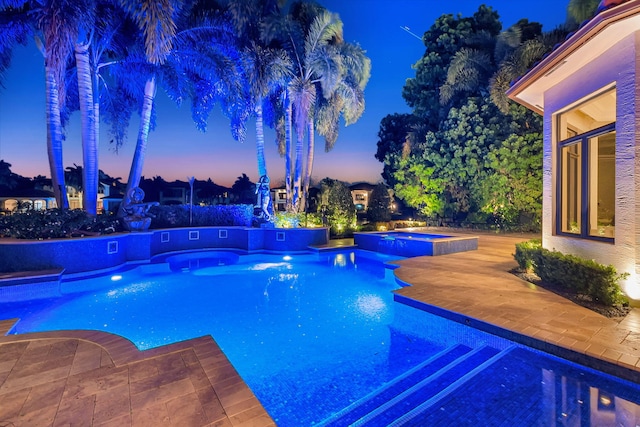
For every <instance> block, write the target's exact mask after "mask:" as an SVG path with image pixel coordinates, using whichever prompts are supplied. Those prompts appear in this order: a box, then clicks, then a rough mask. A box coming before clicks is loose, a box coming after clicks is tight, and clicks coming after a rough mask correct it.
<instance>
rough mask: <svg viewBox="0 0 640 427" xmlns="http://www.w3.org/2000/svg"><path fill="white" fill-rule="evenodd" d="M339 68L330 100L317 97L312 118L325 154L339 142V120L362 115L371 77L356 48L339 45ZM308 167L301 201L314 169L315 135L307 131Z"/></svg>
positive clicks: (348, 122) (368, 62)
mask: <svg viewBox="0 0 640 427" xmlns="http://www.w3.org/2000/svg"><path fill="white" fill-rule="evenodd" d="M340 55H341V57H342V60H341V61H340V64H341V65H342V67H341V69H340V78H339V80H338V83H337V87H336V90H335V91H334V93H333V95H332V96H331V97H330V98H328V99H327V98H324V97H319V98H318V101H319V102H318V106H317V115H316V118H315V123H316V127H317V129H318V134H320V135H322V136H324V139H325V151H326V152H329V151H331V150H332V149H333V146H334V144H335V143H336V141H337V139H338V130H339V119H340V116H343V117H344V120H345V126H349V125H351V124H353V123H355V122H356V121H357V120H358V119H359V118H360V117H361V116H362V113H364V88H365V87H366V85H367V82H368V81H369V77H370V76H371V60H370V59H369V58H368V57H367V56H366V53H365V51H364V50H363V49H362V48H361V47H360V46H358V45H354V44H351V43H343V44H341V45H340ZM308 137H309V145H308V148H307V167H306V170H305V178H304V191H303V194H304V197H305V199H306V197H307V196H308V194H309V183H310V180H311V171H312V169H313V151H314V145H315V144H314V142H313V138H314V135H313V133H312V129H311V128H309V135H308Z"/></svg>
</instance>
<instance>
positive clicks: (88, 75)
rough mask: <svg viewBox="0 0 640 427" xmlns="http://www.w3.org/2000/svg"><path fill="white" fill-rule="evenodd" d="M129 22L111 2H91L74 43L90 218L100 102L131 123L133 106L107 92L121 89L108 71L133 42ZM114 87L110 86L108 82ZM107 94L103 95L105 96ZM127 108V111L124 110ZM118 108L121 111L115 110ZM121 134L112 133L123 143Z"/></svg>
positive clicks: (96, 179)
mask: <svg viewBox="0 0 640 427" xmlns="http://www.w3.org/2000/svg"><path fill="white" fill-rule="evenodd" d="M129 24H130V23H129V22H128V20H127V19H126V17H125V15H124V13H123V11H122V10H121V9H120V8H119V7H117V6H116V5H114V4H113V3H112V2H110V1H94V2H90V4H89V6H88V8H87V16H86V19H85V20H83V22H81V23H79V31H78V39H77V40H76V42H75V46H74V54H75V65H76V74H77V83H78V84H77V86H78V94H77V95H78V108H79V110H80V121H81V126H82V133H81V136H82V154H83V166H84V167H83V172H84V175H83V189H84V190H83V209H84V210H85V211H86V212H87V213H88V214H90V215H95V214H96V213H97V201H98V187H99V185H100V182H99V167H98V163H99V162H98V147H99V139H100V111H101V103H102V104H104V107H106V109H107V117H108V118H110V119H111V121H113V117H116V116H124V117H127V119H126V120H124V123H119V124H120V125H121V126H124V125H127V124H128V116H129V115H130V114H131V111H132V108H131V107H133V105H132V103H131V102H129V103H128V105H127V98H126V95H124V94H119V95H120V96H122V97H124V98H125V99H122V100H120V103H119V104H117V106H116V104H115V103H113V102H109V101H111V99H112V97H111V96H110V94H108V93H107V91H108V90H110V91H111V92H112V94H111V95H115V93H114V92H116V91H117V90H118V89H117V88H114V87H111V86H113V83H114V82H113V79H109V80H108V79H107V76H106V73H105V70H106V69H108V67H109V66H111V65H114V64H115V63H116V62H117V61H121V60H122V59H123V57H124V51H125V49H126V45H125V44H124V40H125V39H127V38H128V39H129V40H128V42H129V43H131V42H132V39H133V34H132V31H131V28H129V27H130V25H129ZM108 81H109V82H110V83H111V84H108V83H107V82H108ZM103 95H104V96H103ZM123 107H125V108H123ZM114 108H117V109H118V110H119V111H117V112H116V111H114ZM123 134H124V132H122V131H119V130H118V131H116V132H114V131H113V128H112V135H113V136H114V138H115V139H116V140H117V141H118V143H119V142H120V140H121V139H122V135H123Z"/></svg>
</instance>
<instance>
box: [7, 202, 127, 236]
mask: <svg viewBox="0 0 640 427" xmlns="http://www.w3.org/2000/svg"><path fill="white" fill-rule="evenodd" d="M117 231H122V226H121V224H120V221H119V220H118V218H116V216H115V215H113V214H100V215H97V216H96V217H91V216H89V215H87V213H86V212H84V211H83V210H81V209H74V210H63V209H49V210H43V211H29V212H25V213H16V214H13V215H4V216H0V236H2V237H14V238H16V239H34V240H43V239H57V238H63V237H80V236H84V235H93V234H111V233H115V232H117Z"/></svg>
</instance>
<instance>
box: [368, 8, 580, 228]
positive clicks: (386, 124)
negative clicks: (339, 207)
mask: <svg viewBox="0 0 640 427" xmlns="http://www.w3.org/2000/svg"><path fill="white" fill-rule="evenodd" d="M567 31H568V30H567V29H564V28H559V29H556V30H554V31H552V32H549V33H544V34H543V33H542V26H541V25H540V24H539V23H537V22H529V21H528V20H527V19H522V20H520V21H518V22H517V23H516V24H514V25H513V26H512V27H510V28H507V29H506V30H504V31H503V30H502V24H501V22H500V19H499V15H498V13H497V11H495V10H493V9H492V8H491V7H488V6H484V5H483V6H480V7H479V8H478V10H477V11H476V12H475V13H474V14H473V15H472V16H470V17H462V16H460V15H458V16H453V15H450V14H448V15H442V16H441V17H440V18H438V19H437V20H436V21H435V23H434V24H433V25H432V26H431V28H430V29H429V30H428V31H426V32H425V34H424V36H423V41H424V44H425V48H426V50H425V53H424V55H423V56H422V58H420V59H419V60H418V62H417V63H416V64H415V65H414V68H415V70H416V75H415V77H414V78H411V79H408V80H407V83H406V85H405V86H404V89H403V97H404V99H405V100H406V102H407V104H408V105H409V106H410V107H411V108H412V110H413V112H412V114H404V115H399V114H392V115H388V116H386V117H385V118H384V119H383V120H382V122H381V124H380V131H379V133H378V137H379V140H378V151H377V153H376V158H377V159H378V160H379V161H381V162H383V163H384V169H383V173H382V176H383V178H384V180H385V182H386V183H387V184H388V185H390V186H392V187H393V188H394V190H395V194H396V196H398V197H399V198H401V199H403V200H404V201H405V202H406V203H407V204H408V205H409V206H412V207H414V208H417V209H418V210H419V212H420V213H421V214H422V215H424V216H427V217H431V218H433V219H446V220H447V221H454V222H470V223H483V224H492V225H498V226H522V227H526V228H534V229H535V228H537V227H539V224H540V214H541V192H542V182H541V170H542V119H541V117H539V116H537V115H535V114H534V113H532V112H530V111H528V110H526V109H525V108H524V107H521V106H518V105H515V104H514V103H512V102H511V101H509V100H508V99H507V98H506V96H505V95H504V92H505V91H506V90H507V89H508V87H509V83H510V81H511V80H513V79H514V78H516V77H518V76H520V75H522V74H523V73H524V72H526V70H527V69H528V68H529V67H530V66H531V65H532V64H533V63H534V62H535V61H536V60H539V59H540V58H541V57H542V55H543V54H544V53H546V52H548V51H549V50H550V49H551V47H552V46H553V45H554V44H555V43H557V42H558V40H559V39H560V38H564V36H565V35H566V34H567Z"/></svg>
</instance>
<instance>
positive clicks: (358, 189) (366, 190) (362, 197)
mask: <svg viewBox="0 0 640 427" xmlns="http://www.w3.org/2000/svg"><path fill="white" fill-rule="evenodd" d="M374 188H375V185H373V184H369V183H367V182H359V183H357V184H353V185H350V186H349V190H350V191H351V197H352V198H353V204H354V205H355V206H356V213H364V212H366V211H367V208H368V207H369V199H371V192H372V191H373V189H374Z"/></svg>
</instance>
